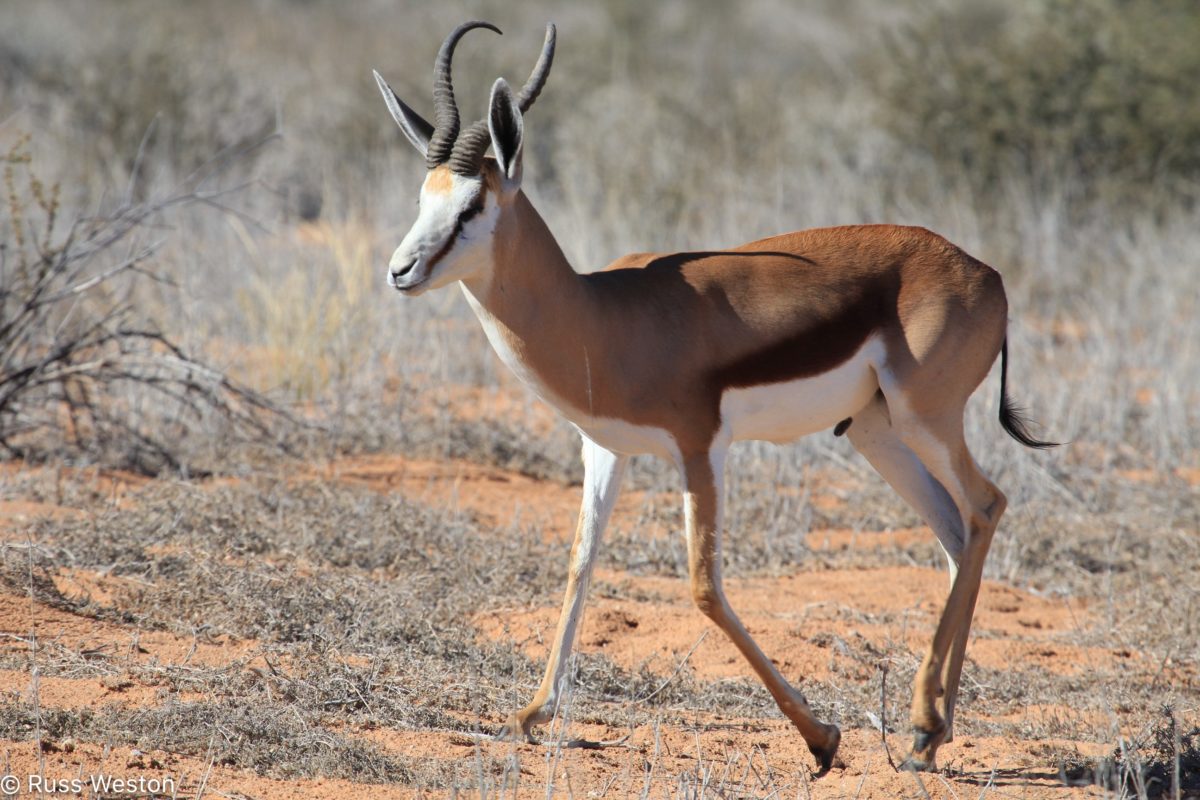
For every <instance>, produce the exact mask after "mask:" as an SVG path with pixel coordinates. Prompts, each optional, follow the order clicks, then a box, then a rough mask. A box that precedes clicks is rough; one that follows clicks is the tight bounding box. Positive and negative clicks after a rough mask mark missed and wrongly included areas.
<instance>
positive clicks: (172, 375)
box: [0, 142, 280, 473]
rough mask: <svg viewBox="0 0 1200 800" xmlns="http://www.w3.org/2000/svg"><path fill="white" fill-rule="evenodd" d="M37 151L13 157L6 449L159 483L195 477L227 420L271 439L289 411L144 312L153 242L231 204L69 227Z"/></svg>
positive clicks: (4, 257)
mask: <svg viewBox="0 0 1200 800" xmlns="http://www.w3.org/2000/svg"><path fill="white" fill-rule="evenodd" d="M30 161H31V159H30V156H29V154H28V152H27V151H25V150H24V149H23V142H22V143H18V144H17V145H16V146H14V147H13V148H12V149H11V150H10V151H9V152H8V154H7V155H6V156H5V158H4V185H5V189H6V194H7V198H6V199H7V206H8V210H9V213H10V217H9V220H8V222H7V223H6V224H3V225H0V237H2V238H0V447H2V448H3V449H4V450H5V451H6V452H7V453H8V454H9V455H10V456H19V457H23V458H32V459H37V458H42V457H46V456H49V455H51V454H54V455H60V456H68V457H72V458H76V459H79V458H84V459H88V460H92V461H98V462H101V463H106V464H113V465H118V466H122V467H128V468H131V469H135V470H138V471H141V472H146V473H157V472H159V471H161V470H163V469H171V470H176V471H180V470H185V469H188V467H189V462H190V461H191V458H190V455H189V453H188V452H187V449H186V448H188V447H189V446H191V445H193V444H194V439H195V438H197V434H202V433H211V432H212V431H213V430H214V429H213V428H212V427H211V424H210V423H213V422H217V423H218V424H219V425H221V426H225V427H227V428H229V429H230V430H233V431H235V432H237V433H238V434H242V435H247V434H248V435H250V436H253V437H259V438H268V439H269V438H270V434H271V431H270V422H271V418H274V419H276V420H277V419H279V413H280V412H279V411H278V410H277V409H275V408H274V407H273V406H271V405H270V404H269V403H268V402H267V401H266V400H265V399H263V398H262V397H261V396H259V395H257V394H255V393H254V392H251V391H249V390H247V389H245V388H243V387H241V386H239V385H237V384H235V383H234V382H232V381H230V380H229V379H228V378H226V377H225V376H224V375H222V374H221V373H220V372H218V371H216V370H213V369H211V368H209V367H207V366H206V365H205V364H204V363H202V362H201V361H199V360H197V359H195V358H193V357H192V356H190V355H189V354H188V353H186V352H184V351H183V350H182V349H181V348H180V347H178V346H177V345H176V344H175V343H174V342H173V341H172V340H171V339H170V338H169V337H168V336H167V335H165V334H164V333H162V332H161V331H160V330H159V329H158V328H157V327H156V326H155V324H154V322H153V320H152V319H150V318H148V316H147V315H145V314H139V313H137V311H136V310H135V304H136V302H137V300H138V299H139V297H141V296H144V295H143V289H144V287H145V285H146V284H153V283H155V282H156V281H158V278H157V276H156V275H155V274H154V273H153V272H151V271H150V269H149V266H148V264H149V262H150V261H151V260H152V258H153V256H154V254H155V251H156V249H157V245H156V244H154V243H147V242H145V241H144V239H143V238H142V234H144V233H145V232H146V230H147V229H148V228H149V226H150V225H151V224H152V223H153V222H155V221H156V220H158V219H159V218H160V217H161V215H162V214H163V212H165V211H166V210H167V209H169V208H171V207H173V206H178V205H183V204H187V203H205V202H217V201H218V200H219V198H220V197H221V196H222V193H221V192H211V193H203V192H201V191H198V190H185V191H182V192H181V193H179V194H176V195H174V196H171V197H168V198H166V199H163V200H158V201H155V202H150V203H135V202H133V201H132V200H127V201H126V202H124V203H122V204H121V205H120V206H118V207H117V208H115V209H113V210H112V211H109V212H105V213H100V214H97V215H93V216H80V217H78V218H77V219H76V220H75V221H74V222H72V223H70V224H68V225H63V224H62V223H61V221H60V213H61V208H60V204H59V188H58V186H57V185H55V186H53V187H47V186H46V185H45V184H43V183H42V182H41V181H40V180H39V178H38V177H37V175H36V173H35V172H34V171H33V170H32V168H31V165H30Z"/></svg>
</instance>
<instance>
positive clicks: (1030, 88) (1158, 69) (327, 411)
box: [0, 0, 1200, 491]
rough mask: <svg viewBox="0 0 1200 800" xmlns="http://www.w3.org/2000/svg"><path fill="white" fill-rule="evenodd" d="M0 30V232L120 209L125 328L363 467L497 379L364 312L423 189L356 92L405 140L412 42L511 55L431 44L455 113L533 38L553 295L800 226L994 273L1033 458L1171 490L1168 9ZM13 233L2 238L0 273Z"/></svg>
mask: <svg viewBox="0 0 1200 800" xmlns="http://www.w3.org/2000/svg"><path fill="white" fill-rule="evenodd" d="M2 10H3V14H2V16H3V20H4V23H3V26H0V151H4V152H14V153H15V152H18V151H19V154H20V158H17V159H15V160H13V159H10V164H9V167H10V173H11V174H10V179H9V181H8V186H7V190H6V191H7V194H8V195H9V197H8V203H7V205H8V206H9V207H10V210H11V209H18V208H25V207H28V209H29V210H36V206H37V202H38V200H37V198H36V197H35V196H34V194H32V193H31V191H30V187H32V186H33V185H34V183H37V185H38V186H42V187H50V186H57V187H58V190H57V191H58V194H57V196H56V200H55V202H56V204H57V206H56V213H57V215H58V217H59V219H60V220H69V219H75V218H80V217H96V216H98V215H105V214H110V215H111V214H113V213H115V212H116V211H119V210H120V209H122V208H129V207H132V206H136V205H138V204H142V205H141V207H144V208H145V209H148V212H147V214H146V219H145V225H143V226H142V227H141V228H140V229H139V230H138V231H135V232H133V233H131V234H130V237H131V238H130V240H129V241H128V242H127V243H123V245H122V246H123V247H134V246H135V245H141V244H146V243H151V242H152V243H153V244H154V252H153V258H149V259H148V260H149V262H150V266H149V267H148V268H147V269H148V270H149V269H151V268H152V271H153V273H154V275H155V276H156V277H157V278H159V280H157V281H138V280H131V281H130V282H129V285H128V286H125V287H124V288H122V289H121V292H120V296H121V297H122V298H124V299H125V300H127V301H128V302H129V303H130V304H131V308H132V309H133V310H134V311H135V312H136V313H137V315H139V316H140V317H141V318H144V320H146V321H147V322H148V323H153V324H154V325H155V326H157V327H156V329H161V330H162V331H163V332H164V333H166V334H169V335H170V336H171V337H172V339H173V341H177V342H179V343H181V346H185V347H186V348H187V350H188V352H190V353H196V354H200V355H202V356H203V357H204V358H206V359H208V360H210V361H211V362H212V363H213V364H214V365H215V366H216V367H218V368H219V369H221V370H223V371H227V372H229V373H231V374H232V375H233V376H234V377H235V378H237V379H239V380H241V381H243V382H245V383H246V384H248V385H249V386H250V387H252V388H254V389H257V390H260V391H262V392H264V393H266V394H267V395H269V396H270V397H272V398H274V399H276V400H277V401H279V402H282V403H286V404H293V405H295V404H299V405H300V407H301V408H303V409H304V410H305V413H308V412H312V413H313V415H315V416H317V417H320V418H321V419H324V420H326V421H329V422H330V424H333V425H334V426H335V427H337V426H341V427H344V428H346V429H347V430H350V429H351V428H352V429H353V435H352V436H350V438H351V439H354V440H355V441H358V442H360V444H361V446H364V447H380V446H387V445H386V443H387V442H388V441H394V440H395V436H396V435H398V434H397V433H396V432H397V431H400V430H403V429H404V428H405V424H407V423H405V424H399V423H398V421H403V420H406V419H407V417H406V414H410V413H411V412H412V411H413V409H415V408H418V407H420V408H422V409H423V411H428V410H429V409H430V408H436V409H444V408H445V406H446V404H447V402H448V399H449V395H448V394H447V393H446V390H445V388H444V387H445V386H448V385H451V384H454V385H467V386H476V387H480V388H482V389H483V390H484V391H492V390H494V389H495V387H497V386H499V385H502V383H503V382H504V381H505V380H506V378H505V377H503V376H502V374H501V372H500V370H499V368H498V366H497V363H496V362H495V360H494V359H493V358H492V356H491V354H490V352H489V350H488V348H487V346H486V343H485V341H484V339H483V337H482V336H481V334H480V332H479V331H478V329H477V327H476V325H475V324H474V321H473V320H472V319H470V317H469V314H468V313H467V311H466V306H465V304H464V303H463V302H462V301H461V299H460V298H459V297H458V294H457V293H456V292H452V291H450V292H442V293H438V294H436V295H434V296H431V297H426V298H423V299H422V300H420V301H416V302H402V301H400V300H399V299H397V298H396V297H394V296H392V295H391V294H390V293H389V292H388V291H387V290H386V286H385V284H384V280H383V274H384V268H385V264H386V261H387V257H388V255H389V253H390V250H391V249H392V248H393V247H394V246H395V245H396V244H397V243H398V242H399V239H400V238H401V236H402V235H403V233H404V231H405V230H406V229H407V226H408V224H409V223H410V221H411V219H412V217H413V215H414V211H413V199H414V197H415V194H416V190H417V187H418V182H419V180H420V178H421V174H422V169H423V167H422V164H421V162H420V160H419V159H418V157H417V156H416V154H415V153H413V152H412V151H411V149H410V148H409V147H408V146H407V144H406V143H405V142H404V141H403V139H402V137H401V136H400V134H399V132H398V131H397V130H396V129H395V126H394V124H393V123H392V121H391V120H390V119H389V117H388V114H387V113H386V110H385V109H384V108H383V105H382V103H381V102H380V98H379V97H378V95H377V91H376V89H375V86H374V84H373V82H372V80H371V78H370V70H371V68H378V69H379V70H380V71H381V72H382V73H383V74H384V75H385V76H386V77H387V78H388V79H389V80H390V81H391V83H392V85H393V86H394V87H395V88H396V89H397V91H399V93H400V94H401V95H402V96H403V97H404V98H405V99H406V100H407V101H408V102H409V103H410V104H412V105H413V106H414V107H416V108H417V109H419V110H423V111H424V112H426V113H429V110H430V106H431V103H430V100H429V97H430V81H431V65H432V59H433V54H434V52H435V51H436V48H437V46H438V43H439V42H440V40H441V38H442V37H443V36H444V35H445V33H446V32H447V31H449V30H450V29H451V28H452V27H453V25H455V24H457V23H458V22H460V21H462V20H464V19H468V18H483V19H488V20H491V21H493V22H495V23H497V24H499V25H500V27H501V28H502V29H503V30H504V31H505V32H506V34H505V35H504V36H503V37H496V36H494V35H491V34H488V33H486V32H477V33H473V34H472V35H471V36H470V37H468V39H467V40H466V41H465V42H464V44H463V46H462V47H461V48H460V49H459V55H458V58H457V61H456V69H455V78H456V82H457V89H458V94H459V100H460V105H461V107H462V108H463V112H464V115H465V116H468V117H469V116H472V115H480V114H482V112H483V109H484V102H485V99H486V92H487V88H488V87H489V86H490V84H491V82H492V80H493V79H494V77H495V76H497V75H505V76H507V77H509V78H510V80H518V81H519V80H521V79H523V78H524V76H525V75H526V74H527V72H528V70H529V69H530V67H531V64H532V62H533V60H534V59H535V58H536V55H537V52H538V46H539V43H540V41H541V36H542V31H543V27H544V25H545V23H546V22H547V21H548V20H553V21H555V22H556V23H557V24H558V27H559V51H558V56H557V59H556V62H555V66H554V71H553V73H552V76H551V78H550V83H549V85H548V87H547V90H546V91H545V93H544V94H543V95H542V98H541V99H540V100H539V102H538V104H537V106H536V107H535V108H534V109H533V111H532V112H531V113H530V115H529V120H528V158H527V168H526V186H527V191H528V192H529V193H530V194H531V196H532V197H533V199H534V201H535V203H536V204H537V205H538V206H539V208H540V209H541V211H542V213H543V214H544V216H546V217H547V219H548V221H549V223H550V225H551V227H552V229H553V230H554V231H555V232H556V234H557V235H558V237H559V239H560V241H561V243H562V244H563V246H564V249H565V250H566V252H567V254H568V256H569V257H570V258H571V259H572V261H573V263H574V264H575V265H576V267H577V268H578V269H580V270H584V271H586V270H591V269H595V268H598V267H600V266H603V265H604V264H606V263H608V262H609V261H611V260H613V259H614V258H616V257H618V256H620V255H622V254H623V253H626V252H630V251H634V250H653V249H669V248H713V247H721V246H730V245H734V244H738V243H741V242H744V241H748V240H751V239H754V238H756V237H761V236H767V235H771V234H774V233H778V232H782V231H787V230H794V229H799V228H804V227H811V226H817V225H832V224H847V223H865V222H897V223H909V224H919V225H924V226H927V227H930V228H932V229H934V230H936V231H938V232H939V233H942V234H943V235H945V236H947V237H948V238H950V239H951V240H953V241H955V242H956V243H958V244H960V245H962V246H963V247H965V248H966V249H967V250H969V251H970V252H972V253H973V254H975V255H977V256H978V257H980V258H982V259H983V260H985V261H987V262H989V263H991V264H993V265H995V266H996V267H997V268H998V269H1000V271H1001V272H1002V273H1003V274H1004V275H1005V278H1006V284H1007V286H1008V289H1009V292H1010V295H1011V300H1012V302H1011V306H1012V308H1013V316H1014V322H1013V326H1012V333H1011V338H1012V339H1013V349H1012V351H1013V354H1014V363H1013V369H1014V372H1015V375H1014V383H1015V385H1016V386H1017V387H1018V389H1019V393H1020V394H1021V395H1023V396H1024V397H1025V400H1026V402H1027V403H1028V404H1029V405H1030V406H1031V407H1032V408H1033V409H1035V412H1036V415H1037V416H1038V417H1039V418H1040V419H1042V420H1044V421H1045V422H1046V423H1047V424H1048V433H1051V434H1052V435H1053V437H1057V438H1064V439H1072V440H1079V441H1080V442H1081V446H1080V447H1075V448H1071V449H1068V450H1065V451H1062V452H1060V453H1059V454H1057V455H1055V456H1051V457H1050V458H1051V461H1050V462H1049V463H1051V464H1052V465H1053V467H1052V469H1053V470H1055V471H1059V472H1060V473H1061V474H1064V475H1065V470H1068V469H1073V468H1077V467H1079V466H1080V464H1086V465H1088V466H1091V467H1095V468H1097V469H1109V468H1112V467H1113V466H1114V465H1117V466H1123V467H1146V466H1153V465H1167V466H1169V467H1171V468H1175V467H1183V466H1188V465H1191V466H1193V467H1194V466H1195V462H1196V458H1197V455H1196V454H1197V451H1198V449H1200V447H1198V442H1200V433H1197V431H1200V425H1198V424H1197V421H1198V420H1197V411H1196V408H1197V407H1198V406H1200V403H1197V399H1198V398H1197V397H1196V391H1197V390H1196V387H1197V386H1200V368H1198V367H1197V364H1198V363H1200V359H1198V358H1197V357H1196V345H1195V342H1197V341H1200V326H1198V323H1197V321H1196V320H1197V313H1196V311H1197V309H1196V298H1197V293H1196V291H1195V276H1196V267H1197V260H1198V258H1200V256H1198V255H1197V254H1198V253H1200V226H1197V224H1196V223H1197V192H1198V187H1200V184H1198V177H1200V96H1198V95H1200V48H1197V47H1195V42H1197V41H1200V6H1197V5H1196V4H1195V3H1192V2H1188V1H1187V0H1161V2H1149V1H1148V0H1146V1H1142V2H1138V1H1134V0H1081V1H1080V2H1067V0H1026V2H1021V3H1010V2H1000V1H999V0H970V1H969V2H956V3H934V4H927V3H915V2H901V3H879V2H869V1H868V0H838V2H833V0H819V1H816V2H810V3H803V4H794V3H787V2H782V0H753V2H745V3H738V4H729V3H722V2H715V0H701V1H697V2H683V0H674V1H671V2H662V3H654V4H646V3H640V2H634V0H606V1H605V2H596V3H588V4H553V3H522V4H520V5H517V6H514V5H513V4H509V3H501V2H497V1H496V0H473V1H471V2H467V1H466V0H458V1H456V2H447V3H439V4H426V3H397V2H382V0H367V1H365V2H356V3H339V2H332V1H330V2H323V1H322V0H255V2H233V0H210V2H205V3H185V2H164V1H163V0H124V1H123V2H115V1H114V2H96V1H95V0H89V1H86V2H85V1H83V0H79V1H78V2H71V0H62V1H61V2H22V1H21V0H6V2H4V3H3V9H2ZM26 137H28V141H27V142H26V141H25V140H26ZM21 142H25V143H24V144H20V146H19V147H17V145H18V144H19V143H21ZM14 148H17V149H15V150H14ZM196 194H199V195H200V197H199V199H198V200H197V198H196V197H192V195H196ZM181 195H182V196H183V198H184V199H188V200H189V201H188V202H182V201H181V202H178V203H175V204H172V205H169V206H168V207H165V208H161V209H160V208H158V207H157V206H156V205H155V204H156V203H161V202H162V200H163V199H164V198H168V197H180V196H181ZM30 216H31V215H30V214H29V213H25V214H21V213H15V212H14V213H11V214H6V215H5V216H4V218H3V219H0V237H4V239H5V241H6V245H5V246H6V247H7V250H8V252H9V253H12V252H15V250H16V248H17V245H18V241H17V237H18V234H19V230H18V229H17V226H18V224H21V225H26V224H28V223H26V222H20V223H19V222H18V221H19V220H22V219H26V220H27V219H29V218H30ZM64 230H65V227H64V226H62V225H60V227H59V233H58V235H59V236H60V237H62V236H65V234H64V233H63V231H64ZM61 244H62V241H61V239H60V240H58V245H61ZM26 246H28V243H26ZM47 246H48V247H49V248H50V249H53V248H54V247H55V246H56V245H55V241H54V240H53V237H52V236H49V235H47ZM108 263H109V262H106V261H105V260H104V258H101V257H99V256H97V262H96V269H103V268H104V267H105V265H106V264H108ZM10 274H11V270H10V271H9V272H6V273H5V280H6V281H8V280H9V276H10ZM14 296H15V295H14V294H13V293H12V292H9V293H7V294H6V295H5V297H6V298H8V299H9V300H11V299H12V298H13V297H14ZM6 302H8V301H7V300H6ZM6 313H11V312H8V311H6ZM510 388H511V387H510ZM994 395H995V392H994V391H991V390H988V391H985V392H982V393H981V401H980V403H979V404H978V405H979V408H980V411H979V413H978V414H976V415H975V417H973V419H974V420H976V421H978V420H983V422H982V423H979V422H973V423H972V424H973V425H976V426H977V424H986V425H987V426H988V427H989V430H988V431H987V432H986V433H985V434H981V435H986V436H991V435H992V434H993V433H994V431H991V430H990V427H991V426H992V424H993V423H992V419H993V412H994V402H995V398H994ZM422 404H424V405H422ZM409 427H411V426H409ZM449 427H452V426H447V429H449ZM560 433H561V434H562V435H561V436H560V437H559V438H560V439H561V440H562V442H569V441H570V437H569V436H568V435H567V434H565V433H562V431H560ZM186 438H187V437H186V436H184V435H183V434H182V433H181V434H180V435H179V440H180V441H183V440H185V439H186ZM402 438H403V437H402ZM341 441H343V443H344V442H345V441H346V439H345V438H343V439H342V440H341ZM838 446H841V445H838ZM749 447H750V448H751V449H752V451H753V453H754V454H755V456H754V457H756V458H757V457H759V456H760V455H761V453H760V451H759V450H758V449H754V448H755V446H749ZM823 447H827V445H823ZM564 448H565V449H564V452H568V453H569V451H570V449H571V447H570V446H569V445H566V444H564ZM801 452H802V456H807V455H810V454H811V453H809V452H808V451H804V450H803V449H802V451H801ZM1004 452H1005V453H1006V454H1007V453H1008V449H1007V448H1006V449H1005V451H1004ZM75 457H77V458H85V459H86V457H87V454H86V453H82V452H77V453H76V454H75ZM995 458H996V459H997V463H996V464H995V465H993V466H994V467H998V468H1003V469H1009V470H1013V471H1018V472H1019V471H1021V470H1022V469H1024V468H1023V467H1021V466H1020V465H1022V464H1025V463H1026V462H1025V461H1023V460H1022V459H1023V458H1024V456H1022V455H1003V456H1001V455H997V456H995ZM1054 459H1057V461H1055V460H1054ZM1037 474H1038V473H1031V474H1030V475H1027V476H1026V477H1027V478H1028V479H1029V480H1028V481H1027V485H1028V486H1029V487H1030V490H1031V491H1035V490H1036V487H1037V486H1038V485H1039V484H1038V481H1037V480H1035V478H1036V476H1037Z"/></svg>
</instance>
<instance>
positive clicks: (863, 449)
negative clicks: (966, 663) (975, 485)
mask: <svg viewBox="0 0 1200 800" xmlns="http://www.w3.org/2000/svg"><path fill="white" fill-rule="evenodd" d="M848 438H849V439H850V442H851V443H852V444H853V445H854V447H855V449H856V450H858V452H859V453H861V454H862V455H863V457H864V458H866V459H867V461H868V462H870V464H871V466H873V467H874V468H875V470H876V471H877V472H878V473H879V474H880V476H882V477H883V479H884V480H886V481H887V482H888V484H889V485H890V486H891V487H892V488H893V489H895V490H896V493H897V494H899V495H900V496H901V497H902V498H904V500H905V501H906V502H907V503H908V504H909V505H910V506H911V507H912V508H913V510H914V511H916V512H917V513H918V514H919V515H920V516H921V519H922V520H924V522H925V524H926V525H928V526H929V528H930V529H931V530H932V531H933V533H934V535H935V536H936V537H937V540H938V543H939V544H940V545H941V546H942V550H943V551H944V552H945V553H946V561H947V565H948V567H949V570H950V585H951V587H952V588H953V586H954V581H955V578H956V577H957V575H958V563H959V559H960V558H961V557H962V552H963V547H964V545H965V541H964V540H965V538H966V537H965V534H964V529H963V521H962V516H961V515H960V514H959V511H958V506H957V505H956V504H955V503H954V500H953V498H951V497H950V494H949V493H948V492H947V491H946V488H945V487H944V486H942V484H941V483H940V482H938V480H937V479H936V478H934V477H933V476H932V475H931V474H930V473H929V470H927V469H926V468H925V465H924V464H922V463H921V459H919V458H917V456H916V454H915V453H914V452H913V451H912V450H911V449H909V447H908V445H906V444H904V442H902V441H900V438H899V437H898V436H897V435H896V433H895V431H893V430H892V424H891V421H890V419H889V418H888V413H887V404H886V403H885V402H884V401H883V397H882V396H878V397H877V398H876V399H875V401H874V402H872V403H871V404H870V405H869V406H867V407H866V408H865V409H863V410H862V411H860V412H858V413H857V414H855V415H854V423H853V425H852V426H851V427H850V431H849V434H848ZM967 633H968V631H966V630H961V629H960V631H959V633H958V635H956V636H955V638H954V642H953V644H952V645H951V650H950V656H949V658H948V659H946V662H945V668H944V670H943V674H942V686H943V687H944V689H945V692H944V693H943V695H942V698H941V700H942V703H941V708H940V709H939V711H940V713H941V715H942V717H943V718H944V719H945V722H946V735H945V739H944V741H946V742H948V741H951V740H952V738H953V732H954V696H955V693H956V690H957V688H958V678H959V676H958V673H957V672H954V670H952V669H950V667H951V665H953V664H955V663H957V664H960V665H961V664H962V658H963V655H964V653H965V648H966V641H967ZM951 673H953V674H951Z"/></svg>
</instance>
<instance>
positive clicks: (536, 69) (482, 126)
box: [431, 23, 558, 176]
mask: <svg viewBox="0 0 1200 800" xmlns="http://www.w3.org/2000/svg"><path fill="white" fill-rule="evenodd" d="M557 39H558V31H557V29H556V28H555V27H554V23H550V24H548V25H546V38H545V40H544V41H543V42H542V52H541V55H539V56H538V60H537V63H536V64H534V66H533V72H531V73H530V74H529V80H527V81H525V85H524V86H522V87H521V91H520V93H518V94H517V108H519V109H520V110H521V113H522V114H524V113H525V112H526V111H528V110H529V108H530V106H532V105H533V103H534V101H535V100H537V98H538V95H540V94H541V93H542V87H543V86H545V85H546V79H547V78H548V77H550V67H551V65H552V64H553V63H554V47H555V44H556V42H557ZM491 143H492V135H491V133H490V132H489V131H488V124H487V118H486V117H485V118H484V119H481V120H477V121H476V122H473V123H471V125H470V127H468V128H467V129H466V130H465V131H463V133H462V135H461V136H459V137H458V140H457V141H455V142H454V146H453V149H452V151H451V153H450V157H449V164H450V169H451V171H453V172H455V173H457V174H459V175H468V176H469V175H478V174H479V170H480V169H481V168H482V167H483V157H484V155H485V154H486V153H487V150H488V147H489V146H490V145H491ZM431 147H432V146H431Z"/></svg>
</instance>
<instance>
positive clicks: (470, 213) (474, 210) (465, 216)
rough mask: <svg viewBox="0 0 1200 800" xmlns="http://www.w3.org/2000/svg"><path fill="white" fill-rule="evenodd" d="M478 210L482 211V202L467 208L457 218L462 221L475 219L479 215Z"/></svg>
mask: <svg viewBox="0 0 1200 800" xmlns="http://www.w3.org/2000/svg"><path fill="white" fill-rule="evenodd" d="M480 211H483V203H475V204H474V205H472V206H471V207H470V208H468V209H467V210H466V211H464V212H463V213H462V216H461V217H459V218H458V219H459V221H460V222H464V223H466V222H470V221H471V220H473V219H475V217H477V216H478V215H479V212H480Z"/></svg>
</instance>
